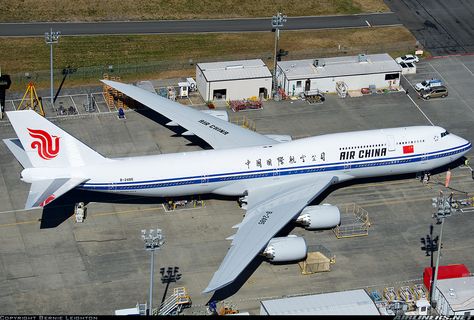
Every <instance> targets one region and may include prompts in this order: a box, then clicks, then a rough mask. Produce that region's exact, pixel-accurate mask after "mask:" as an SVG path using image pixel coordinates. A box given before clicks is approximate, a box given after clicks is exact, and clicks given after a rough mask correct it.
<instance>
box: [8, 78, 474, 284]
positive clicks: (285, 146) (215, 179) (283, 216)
mask: <svg viewBox="0 0 474 320" xmlns="http://www.w3.org/2000/svg"><path fill="white" fill-rule="evenodd" d="M103 82H104V83H105V84H107V85H109V86H111V87H113V88H115V89H117V90H118V91H121V92H122V93H124V94H125V95H127V96H129V97H130V98H133V99H135V100H136V101H139V102H140V103H142V104H144V105H146V106H148V107H149V108H151V109H153V110H155V111H156V112H158V113H160V114H161V115H163V116H165V117H166V118H168V119H170V122H169V123H168V125H170V126H177V125H179V126H182V127H184V128H185V129H186V130H188V131H186V132H185V133H184V134H187V135H190V134H194V135H196V136H199V137H200V138H202V139H203V140H204V141H206V142H207V143H208V144H209V145H210V146H212V147H213V148H214V150H203V151H194V152H182V153H174V154H161V155H153V156H139V157H130V158H116V159H109V158H106V157H103V156H102V155H100V154H98V153H97V152H95V151H94V150H92V149H91V148H89V147H88V146H86V145H84V144H83V143H81V142H80V141H78V140H77V139H75V138H74V137H73V136H71V135H69V134H68V133H67V132H65V131H63V130H62V129H60V128H59V127H57V126H55V125H54V124H52V123H51V122H49V121H48V120H46V119H45V118H43V117H41V116H39V115H38V114H37V113H35V112H34V111H32V110H25V111H12V112H7V115H8V118H9V119H10V122H11V124H12V125H13V128H14V129H15V132H16V134H17V136H18V138H19V139H5V140H4V142H5V143H6V145H7V146H8V147H9V149H10V150H11V151H12V153H13V154H14V155H15V157H16V158H17V159H18V160H19V162H20V163H21V165H22V166H23V167H24V170H23V171H22V172H21V180H23V181H24V182H27V183H31V189H30V192H29V195H28V199H27V201H26V208H34V207H44V206H46V205H48V204H49V203H51V202H52V201H54V200H55V199H57V198H59V197H60V196H61V195H63V194H64V193H66V192H67V191H69V190H71V189H74V188H78V189H83V190H90V191H96V192H106V193H115V194H126V195H141V196H153V197H156V196H159V197H173V196H183V195H195V194H203V193H213V194H219V195H229V196H239V197H241V198H240V200H241V201H240V202H241V204H242V207H243V208H244V209H246V215H245V217H244V219H243V220H242V222H241V223H239V224H238V225H236V226H234V227H233V228H237V229H238V230H237V232H236V233H235V235H233V236H231V237H229V238H228V239H230V240H232V245H231V247H230V249H229V251H228V253H227V255H226V256H225V258H224V260H223V262H222V264H221V265H220V267H219V269H218V270H217V271H216V272H215V274H214V276H213V277H212V279H211V281H210V283H209V285H208V287H207V288H206V289H205V290H204V292H211V291H215V290H217V289H220V288H222V287H224V286H226V285H228V284H230V283H232V282H233V281H234V280H235V279H236V278H237V276H238V275H239V274H240V273H241V272H242V271H243V270H244V269H245V268H246V267H247V266H248V264H249V263H250V262H251V261H252V260H253V259H254V257H255V256H256V255H258V254H260V253H263V255H264V256H266V257H268V258H269V259H270V260H272V261H293V260H298V259H302V258H304V257H305V255H306V250H307V249H306V244H305V241H304V239H303V238H300V237H295V236H291V235H290V236H288V237H275V235H276V234H277V232H278V231H280V229H282V228H283V227H284V226H285V225H286V224H287V223H289V222H290V221H292V220H296V221H298V222H300V223H302V224H303V225H304V226H305V227H307V228H308V229H314V228H331V227H334V226H336V225H337V224H339V222H340V215H339V211H338V210H337V208H336V207H334V206H330V205H319V206H308V205H309V204H310V203H311V202H312V200H313V199H315V198H316V197H317V196H318V195H319V194H320V193H321V192H323V191H324V190H325V189H326V188H327V187H328V186H330V185H332V184H336V183H340V182H342V181H347V180H350V179H354V178H366V177H375V176H386V175H394V174H403V173H411V172H422V171H429V170H432V169H434V168H437V167H440V166H443V165H446V164H449V163H451V162H452V161H454V160H456V159H458V158H460V157H462V156H463V155H464V154H466V153H467V152H468V151H469V150H470V149H471V143H470V142H469V141H467V140H465V139H463V138H460V137H458V136H456V135H454V134H450V133H449V132H447V131H446V130H445V129H443V128H440V127H436V126H416V127H403V128H391V129H380V130H367V131H357V132H346V133H335V134H326V135H321V136H316V137H310V138H304V139H298V140H295V141H290V142H278V141H276V140H274V139H272V138H271V137H269V136H265V135H262V134H259V133H256V132H253V131H250V130H246V129H244V128H242V127H239V126H237V125H234V124H231V123H229V122H226V121H224V120H221V119H219V118H217V117H215V116H213V115H212V114H209V113H203V112H200V111H198V110H195V109H192V108H189V107H186V106H183V105H180V104H179V103H176V102H172V101H170V100H168V99H165V98H162V97H160V96H158V95H156V94H154V93H151V92H148V91H146V90H143V89H141V88H138V87H135V86H133V85H128V84H123V83H119V82H114V81H106V80H103ZM273 137H274V138H277V139H278V137H276V136H273ZM280 138H281V137H280ZM283 140H284V139H283Z"/></svg>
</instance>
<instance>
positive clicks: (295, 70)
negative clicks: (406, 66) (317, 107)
mask: <svg viewBox="0 0 474 320" xmlns="http://www.w3.org/2000/svg"><path fill="white" fill-rule="evenodd" d="M401 71H402V69H401V67H400V65H399V64H398V63H396V62H395V60H394V59H393V58H392V57H390V55H388V54H387V53H382V54H368V55H365V54H359V55H357V56H346V57H335V58H320V59H306V60H292V61H279V62H278V63H277V79H278V86H279V87H280V88H282V89H283V90H284V91H285V93H286V94H287V95H290V96H296V95H299V94H301V93H304V92H315V91H317V90H319V91H321V92H324V93H331V92H336V84H337V83H338V82H344V83H345V84H346V86H347V88H348V90H349V91H350V90H360V89H362V88H369V87H370V86H375V88H376V89H385V88H392V89H398V88H399V86H400V74H401Z"/></svg>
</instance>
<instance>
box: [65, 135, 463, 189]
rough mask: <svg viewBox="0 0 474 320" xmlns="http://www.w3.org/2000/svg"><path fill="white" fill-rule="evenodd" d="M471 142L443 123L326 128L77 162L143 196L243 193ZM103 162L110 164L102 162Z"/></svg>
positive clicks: (421, 164) (433, 159)
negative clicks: (247, 142) (217, 146)
mask: <svg viewBox="0 0 474 320" xmlns="http://www.w3.org/2000/svg"><path fill="white" fill-rule="evenodd" d="M470 148H471V144H470V143H469V142H468V141H466V140H464V139H462V138H460V137H458V136H455V135H453V134H448V133H447V132H446V131H445V130H444V129H443V128H440V127H427V126H418V127H406V128H391V129H381V130H368V131H357V132H347V133H335V134H326V135H321V136H316V137H311V138H304V139H299V140H295V141H291V142H287V143H280V144H274V145H269V146H260V147H246V148H236V149H228V150H226V149H224V150H205V151H194V152H183V153H174V154H163V155H156V156H143V157H132V158H123V159H114V160H113V161H111V162H109V163H108V164H106V165H103V164H101V165H97V166H87V167H83V168H75V169H73V171H72V174H73V175H84V176H87V177H93V179H91V180H89V181H87V182H86V183H84V184H82V185H80V186H79V188H80V189H85V190H91V191H98V192H108V193H120V194H130V195H142V196H160V197H167V196H181V195H192V194H203V193H215V194H222V195H234V196H239V195H242V194H244V192H245V191H246V190H248V188H250V187H251V186H256V185H259V184H268V183H270V182H271V181H278V180H280V179H288V178H291V177H296V176H301V175H315V176H316V175H321V174H328V173H329V174H338V175H340V176H342V177H345V178H343V179H340V181H339V182H341V180H347V179H353V178H366V177H374V176H385V175H394V174H403V173H410V172H420V171H428V170H432V169H434V168H437V167H440V166H443V165H446V164H448V163H450V162H452V161H454V160H456V159H458V158H460V157H461V156H463V155H464V154H465V153H466V152H467V151H469V149H470ZM104 166H105V167H107V169H104Z"/></svg>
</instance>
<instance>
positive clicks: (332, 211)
mask: <svg viewBox="0 0 474 320" xmlns="http://www.w3.org/2000/svg"><path fill="white" fill-rule="evenodd" d="M296 222H298V223H301V224H302V225H303V226H304V227H305V228H306V229H330V228H334V227H335V226H337V225H338V224H339V223H340V222H341V213H340V212H339V209H338V207H336V206H333V205H330V204H323V205H318V206H308V207H306V208H304V209H303V211H302V212H301V214H300V215H299V217H298V218H297V219H296Z"/></svg>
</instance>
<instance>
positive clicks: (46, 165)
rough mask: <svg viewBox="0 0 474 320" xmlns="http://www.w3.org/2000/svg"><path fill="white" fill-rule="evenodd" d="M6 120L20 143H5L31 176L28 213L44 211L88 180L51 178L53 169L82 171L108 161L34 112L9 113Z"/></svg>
mask: <svg viewBox="0 0 474 320" xmlns="http://www.w3.org/2000/svg"><path fill="white" fill-rule="evenodd" d="M7 116H8V118H9V119H10V122H11V124H12V126H13V129H14V130H15V132H16V134H17V136H18V139H4V140H3V141H4V142H5V144H6V145H7V147H8V148H9V149H10V151H11V152H12V153H13V155H14V156H15V158H16V159H17V160H18V161H19V162H20V164H21V165H22V166H23V168H25V170H24V171H25V172H26V171H29V172H30V173H32V174H30V175H29V180H28V181H27V182H30V183H31V187H30V192H29V194H28V199H27V201H26V205H25V209H30V208H35V207H44V206H45V205H47V204H48V203H50V202H51V201H53V200H54V199H57V198H59V197H60V196H62V195H63V194H65V193H66V192H68V191H69V190H71V189H74V188H75V187H76V186H78V185H79V184H81V183H84V182H86V181H87V180H89V178H88V177H77V176H69V174H66V176H58V175H57V174H53V175H51V174H48V173H54V172H55V171H56V170H51V169H54V168H69V167H81V166H84V165H86V164H87V165H90V164H97V163H101V162H105V161H107V160H108V159H107V158H105V157H103V156H102V155H100V154H99V153H97V152H96V151H94V150H92V149H91V148H89V147H88V146H86V145H85V144H83V143H82V142H80V141H79V140H77V139H76V138H74V137H73V136H71V135H70V134H68V133H67V132H65V131H64V130H62V129H61V128H59V127H57V126H55V125H54V124H52V123H51V122H50V121H48V120H46V119H45V118H43V117H42V116H40V115H39V114H37V113H36V112H35V111H33V110H21V111H10V112H7ZM63 171H64V172H69V170H63ZM36 172H37V174H35V173H36Z"/></svg>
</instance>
